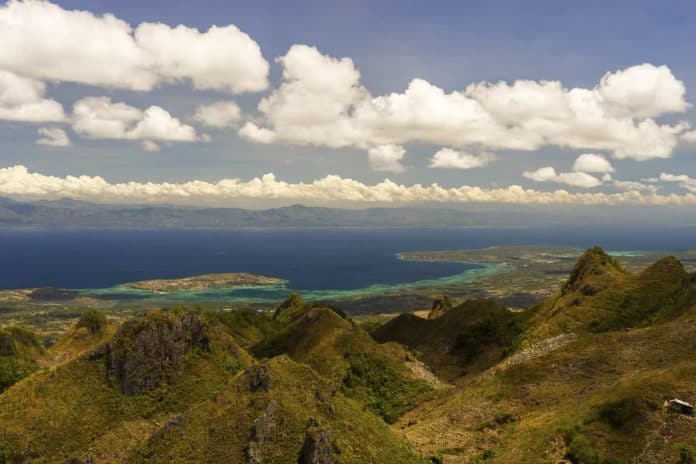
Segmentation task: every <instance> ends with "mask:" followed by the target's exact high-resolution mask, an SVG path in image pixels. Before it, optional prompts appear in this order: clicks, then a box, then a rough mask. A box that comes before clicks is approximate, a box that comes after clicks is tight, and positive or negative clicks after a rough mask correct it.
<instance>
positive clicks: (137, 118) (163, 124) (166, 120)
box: [72, 97, 203, 151]
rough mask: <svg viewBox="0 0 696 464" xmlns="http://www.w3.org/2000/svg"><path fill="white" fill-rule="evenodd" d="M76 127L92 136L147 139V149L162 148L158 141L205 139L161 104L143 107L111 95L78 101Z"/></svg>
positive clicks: (145, 146) (99, 137)
mask: <svg viewBox="0 0 696 464" xmlns="http://www.w3.org/2000/svg"><path fill="white" fill-rule="evenodd" d="M72 128H73V130H74V131H75V132H76V133H78V134H80V135H82V136H84V137H88V138H92V139H120V140H144V141H146V142H148V143H146V144H145V145H144V148H145V149H148V151H153V150H155V151H156V150H157V149H159V147H157V148H156V149H155V148H154V147H155V146H157V144H156V143H155V142H195V141H199V140H203V137H201V136H199V135H198V134H197V133H196V130H195V129H194V128H193V127H191V126H189V125H188V124H184V123H182V122H181V121H180V120H179V119H177V118H175V117H173V116H172V115H171V114H169V112H167V111H166V110H164V109H162V108H160V107H159V106H150V107H149V108H147V109H146V110H144V111H143V110H140V109H138V108H135V107H133V106H130V105H127V104H125V103H114V102H112V101H111V99H110V98H108V97H87V98H83V99H81V100H78V101H77V102H75V105H74V107H73V124H72Z"/></svg>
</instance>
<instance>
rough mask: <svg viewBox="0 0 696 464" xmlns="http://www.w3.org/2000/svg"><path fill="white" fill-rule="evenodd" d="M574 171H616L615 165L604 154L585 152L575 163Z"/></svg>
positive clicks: (602, 172) (604, 172) (605, 172)
mask: <svg viewBox="0 0 696 464" xmlns="http://www.w3.org/2000/svg"><path fill="white" fill-rule="evenodd" d="M573 171H576V172H596V173H599V174H607V173H611V172H614V167H613V166H612V165H611V163H610V162H609V161H607V159H606V158H605V157H604V156H603V155H596V154H594V153H583V154H582V155H580V156H578V158H577V159H576V160H575V163H573Z"/></svg>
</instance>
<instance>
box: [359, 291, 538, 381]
mask: <svg viewBox="0 0 696 464" xmlns="http://www.w3.org/2000/svg"><path fill="white" fill-rule="evenodd" d="M524 318H525V317H524V315H520V314H516V313H512V312H510V311H508V310H507V309H506V308H503V307H502V306H499V305H497V304H496V303H494V302H492V301H490V300H469V301H466V302H464V303H462V304H461V305H459V306H457V307H455V308H453V309H451V310H449V311H447V312H445V313H444V314H443V315H442V316H441V317H439V318H437V319H429V320H428V319H423V318H420V317H418V316H415V315H413V314H408V313H407V314H401V315H400V316H398V317H396V318H394V319H392V320H391V321H389V322H387V323H386V324H384V325H382V326H381V327H378V328H377V329H375V330H373V331H372V336H373V337H374V338H375V339H376V340H378V341H380V342H390V341H394V342H398V343H401V344H403V345H405V346H407V347H409V348H410V349H412V350H414V351H415V352H417V353H419V355H420V356H421V358H422V359H423V361H424V362H425V363H426V364H428V365H429V366H430V368H431V369H432V370H433V371H434V372H435V373H436V374H437V375H438V376H440V377H442V378H444V379H446V380H453V379H455V378H457V377H459V376H461V375H463V374H466V373H468V372H479V371H481V370H483V369H485V368H487V367H490V366H492V365H493V364H495V363H497V362H498V361H500V359H501V358H502V357H503V356H505V355H506V354H507V352H508V351H509V349H510V348H511V346H512V344H513V343H514V341H515V340H514V339H515V338H516V336H517V335H519V333H520V330H521V326H522V324H523V322H524Z"/></svg>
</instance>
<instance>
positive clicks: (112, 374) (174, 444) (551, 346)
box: [0, 248, 696, 464]
mask: <svg viewBox="0 0 696 464" xmlns="http://www.w3.org/2000/svg"><path fill="white" fill-rule="evenodd" d="M375 321H380V323H379V324H377V322H375ZM375 321H372V322H369V323H367V324H360V325H359V324H356V323H355V322H354V321H353V320H351V319H350V318H349V317H347V316H346V315H345V314H343V313H342V312H341V311H340V310H338V309H337V308H334V307H330V306H326V305H322V304H309V303H307V302H305V301H303V300H302V298H301V297H300V296H299V295H291V296H290V297H289V298H288V299H287V300H286V301H285V302H283V303H282V304H280V305H279V306H278V307H277V308H276V309H275V311H272V312H268V313H263V312H261V313H259V312H254V311H242V310H239V311H237V310H232V311H204V310H202V309H201V308H186V307H177V308H171V309H169V310H162V309H157V310H153V311H150V312H148V313H147V314H145V315H143V316H141V317H137V318H133V319H128V320H126V321H125V322H123V323H121V324H120V325H116V324H114V323H113V322H112V321H109V320H107V318H106V317H105V316H104V314H102V313H100V312H98V311H94V310H88V311H86V312H85V313H84V314H83V315H82V316H81V318H80V319H79V320H78V322H77V323H76V324H75V326H73V327H72V328H70V329H68V330H67V331H66V332H65V333H64V334H63V335H62V336H61V337H59V338H58V339H57V341H56V342H55V343H54V344H53V345H52V346H50V347H43V346H42V343H41V341H40V340H39V339H38V338H37V337H36V336H35V335H33V334H32V333H31V332H29V331H27V330H25V329H21V328H18V327H6V328H0V381H1V382H2V384H1V385H2V391H1V392H0V463H2V464H6V463H12V464H15V463H37V464H39V463H41V464H45V463H56V464H58V463H60V464H64V463H70V464H88V463H89V464H98V463H113V462H121V463H142V462H151V463H170V462H205V463H211V464H213V463H241V464H265V463H273V464H276V463H278V464H280V463H291V464H295V463H299V464H332V463H346V464H348V463H380V464H382V463H384V464H392V463H393V464H401V463H405V464H408V463H414V464H426V463H431V464H435V463H445V464H482V463H491V464H494V463H500V464H507V463H530V464H532V463H534V464H536V463H548V464H558V463H561V462H564V463H571V464H612V463H614V464H615V463H629V462H636V463H641V464H658V463H673V464H687V463H690V462H693V456H694V452H695V450H696V418H695V417H694V416H693V415H690V414H684V413H680V412H676V411H674V410H672V409H670V408H669V407H667V406H665V402H666V401H668V400H671V399H674V398H678V399H681V400H684V401H687V402H690V403H692V404H693V403H694V402H695V401H696V383H694V378H696V356H694V355H695V354H696V277H695V276H694V275H693V274H689V273H688V272H686V271H685V269H684V267H683V266H682V265H681V263H679V261H678V260H676V259H675V258H672V257H667V258H664V259H661V260H660V261H658V262H657V263H655V264H653V265H651V266H649V267H648V268H646V269H644V270H643V271H641V272H638V273H631V272H628V271H626V270H625V269H623V267H622V266H621V264H620V263H619V262H618V261H616V260H614V259H613V258H611V257H610V256H608V255H607V254H606V253H604V251H602V250H601V249H599V248H593V249H590V250H588V251H587V252H586V253H585V254H584V255H583V256H582V257H581V258H580V259H579V261H578V263H577V265H576V266H575V268H574V269H573V271H572V272H571V274H570V276H569V278H568V280H567V281H566V282H565V283H564V284H563V285H562V286H561V288H559V289H558V291H557V292H556V293H555V294H554V295H552V296H551V297H549V298H548V299H547V300H545V301H543V302H542V303H541V304H539V305H537V306H535V307H533V308H529V309H527V310H524V311H522V312H520V311H511V310H509V309H507V308H504V307H502V306H499V305H497V304H496V303H494V302H492V301H488V300H471V301H466V302H464V303H462V304H459V305H453V304H451V302H450V301H449V300H448V299H447V298H445V297H443V298H439V299H438V300H437V301H436V303H435V304H434V305H433V309H432V311H431V313H430V314H429V315H428V317H427V318H423V317H419V316H416V315H415V314H402V315H399V316H397V317H394V318H391V319H389V318H387V317H386V316H384V317H381V318H377V319H375ZM384 321H386V322H384ZM363 327H370V333H368V332H366V331H365V330H364V329H363ZM433 373H434V374H435V375H434V374H433ZM446 382H449V384H447V383H446Z"/></svg>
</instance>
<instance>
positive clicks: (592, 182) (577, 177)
mask: <svg viewBox="0 0 696 464" xmlns="http://www.w3.org/2000/svg"><path fill="white" fill-rule="evenodd" d="M522 176H524V177H526V178H527V179H530V180H533V181H535V182H556V183H558V184H566V185H570V186H572V187H581V188H593V187H599V186H600V185H602V181H601V180H600V179H597V178H596V177H595V176H592V175H590V174H587V173H585V172H561V173H557V172H556V170H555V169H554V168H552V167H551V166H547V167H544V168H539V169H537V170H536V171H525V172H523V173H522Z"/></svg>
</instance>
